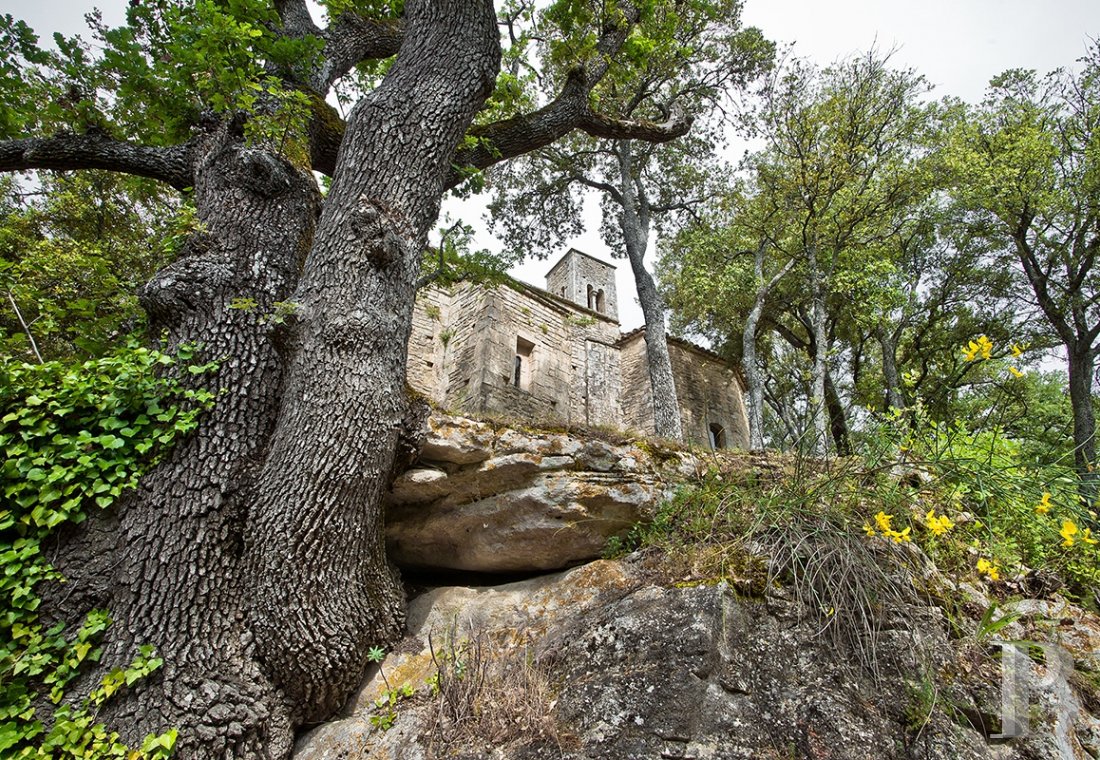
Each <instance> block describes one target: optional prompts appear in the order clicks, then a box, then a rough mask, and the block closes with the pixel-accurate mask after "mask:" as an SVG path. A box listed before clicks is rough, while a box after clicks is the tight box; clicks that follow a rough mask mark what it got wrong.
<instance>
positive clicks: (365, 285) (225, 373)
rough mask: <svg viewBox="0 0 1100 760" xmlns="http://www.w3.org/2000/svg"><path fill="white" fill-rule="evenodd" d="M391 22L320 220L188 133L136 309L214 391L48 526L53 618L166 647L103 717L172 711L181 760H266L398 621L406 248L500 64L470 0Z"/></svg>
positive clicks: (490, 16) (441, 3)
mask: <svg viewBox="0 0 1100 760" xmlns="http://www.w3.org/2000/svg"><path fill="white" fill-rule="evenodd" d="M404 20H405V24H406V30H407V33H406V36H405V42H404V43H403V45H402V48H401V50H400V52H399V54H398V59H397V61H396V63H395V64H394V66H393V67H392V69H391V70H390V72H389V74H388V75H387V77H386V79H385V81H384V82H383V83H382V85H381V86H380V87H379V88H378V89H377V90H376V91H375V92H374V93H372V95H371V96H369V97H368V98H366V99H365V100H364V101H362V102H361V103H360V104H359V105H358V106H357V108H356V109H355V111H354V112H353V114H352V116H351V118H350V120H349V124H348V128H347V131H346V133H345V136H344V142H343V144H342V147H341V152H340V158H339V162H338V165H337V169H336V175H335V178H334V183H333V187H332V189H331V192H330V193H329V195H328V197H327V198H326V200H325V203H324V209H323V212H321V215H320V219H319V220H318V212H319V210H320V206H321V203H320V198H319V194H318V192H317V188H316V183H315V181H314V180H313V178H312V177H311V176H310V175H309V173H308V172H304V171H301V170H298V169H296V168H295V167H293V166H291V165H290V164H288V163H286V162H285V161H282V160H281V159H279V158H277V157H274V156H272V155H270V154H268V153H265V152H262V151H255V150H248V149H245V148H243V147H242V146H241V145H240V144H239V143H238V142H236V141H235V140H234V138H233V137H232V136H231V135H230V134H229V133H228V132H227V131H225V130H223V131H221V132H219V133H218V134H217V135H216V136H212V137H210V138H209V139H208V140H207V141H206V142H205V143H202V144H201V145H200V146H198V147H196V148H195V151H196V152H195V155H196V156H197V164H196V166H195V170H194V177H195V185H194V186H195V203H196V206H197V208H198V211H199V216H200V218H201V220H202V222H203V226H204V231H203V232H201V233H199V234H197V235H196V236H195V237H194V238H193V239H192V240H191V241H190V242H189V244H188V248H187V251H186V252H185V254H184V255H183V256H182V257H181V258H180V259H179V260H178V261H177V262H175V263H174V264H172V265H171V266H170V267H168V268H167V269H165V270H164V271H162V272H161V273H159V274H158V275H157V276H156V277H155V278H154V280H153V281H152V282H151V283H150V284H149V285H148V286H147V287H146V288H145V289H144V292H143V294H142V302H143V304H144V305H145V307H146V309H147V310H148V312H149V314H150V317H151V322H152V324H153V326H154V329H156V330H157V331H158V332H159V331H160V330H161V329H164V330H166V331H167V333H168V336H169V339H170V341H171V342H172V343H174V344H179V343H182V342H195V343H198V344H199V345H200V346H201V348H202V350H203V352H204V354H205V356H207V357H209V358H216V359H218V360H220V362H221V364H220V369H219V370H218V372H217V374H216V375H215V376H214V377H213V378H209V379H208V382H209V384H210V386H211V387H212V388H215V389H219V390H220V395H219V396H218V398H217V401H216V405H215V407H214V409H213V410H212V411H211V412H210V413H208V414H207V415H205V416H204V418H203V420H202V422H201V425H200V427H199V429H198V431H197V432H196V433H195V434H193V435H192V436H191V437H190V438H189V439H188V440H187V441H185V442H184V443H183V444H182V445H180V446H179V447H177V448H176V449H175V450H174V451H173V452H172V455H171V457H170V459H169V460H168V461H166V462H164V463H163V464H162V465H160V466H159V467H157V468H156V469H155V470H154V471H153V472H152V473H150V474H149V475H148V476H147V477H146V478H144V479H143V481H142V484H141V488H140V490H139V492H138V493H137V494H135V495H134V496H133V497H132V498H130V499H129V500H128V501H127V502H126V503H125V504H122V505H121V506H120V508H119V510H118V511H117V513H115V514H111V515H105V516H103V517H102V518H101V519H98V520H96V521H95V522H96V525H95V526H93V528H92V529H90V530H82V531H80V532H79V533H74V534H73V535H72V536H70V537H69V538H68V539H67V540H66V544H65V546H64V547H62V555H61V556H62V561H61V562H60V563H59V564H60V567H61V569H62V571H63V572H65V573H66V574H67V575H68V576H69V577H70V579H71V580H72V582H71V583H69V584H67V585H66V587H65V588H64V589H60V590H58V593H56V594H54V595H53V597H52V599H51V601H52V602H53V603H54V604H55V606H56V608H57V609H58V611H59V614H64V615H66V616H67V617H69V618H71V617H73V616H74V614H77V613H79V612H81V611H83V610H86V609H87V608H89V607H90V606H92V605H96V606H106V607H107V608H109V609H110V610H111V612H112V614H113V617H114V619H115V621H116V622H115V624H114V626H113V627H112V629H111V632H110V638H109V641H108V644H107V650H106V654H105V662H104V665H105V666H106V667H110V666H113V665H116V664H125V663H126V662H128V661H129V659H130V658H131V657H132V656H133V654H134V651H135V647H136V646H137V645H140V644H153V645H154V646H156V648H157V650H158V653H159V654H160V655H161V656H162V657H163V658H164V661H165V665H164V667H163V669H162V671H160V672H158V673H157V674H155V675H154V676H152V677H151V678H148V679H146V680H144V681H142V682H139V683H138V684H137V686H136V687H135V689H134V690H133V691H131V692H129V693H127V694H125V695H124V696H123V698H122V699H118V700H114V701H113V702H112V703H109V704H111V705H112V707H111V708H110V709H109V712H107V713H105V714H103V715H102V716H101V717H103V718H106V720H107V722H108V724H109V725H111V727H112V728H115V729H117V730H119V731H120V732H121V733H122V734H123V737H124V738H125V739H127V740H128V741H130V742H132V743H134V742H136V743H140V739H141V737H142V736H143V735H144V734H146V733H148V732H151V731H160V730H164V729H166V728H169V727H176V728H178V729H179V730H180V738H179V750H178V756H179V757H183V758H223V757H232V758H282V757H286V755H287V754H288V753H289V751H290V748H291V744H292V741H293V732H294V730H295V729H296V727H298V726H300V725H302V724H303V723H306V722H309V721H315V720H319V719H322V718H324V717H326V716H327V715H328V714H330V713H331V712H332V711H333V710H334V709H335V708H336V707H337V706H338V705H339V704H340V703H341V702H342V700H343V699H344V698H345V697H346V695H347V693H348V691H349V689H350V688H351V687H352V686H353V685H354V684H355V683H357V682H358V680H359V679H360V678H361V675H362V671H363V668H364V666H365V663H366V653H367V649H368V648H369V647H370V646H372V645H384V644H385V643H387V642H389V641H393V640H395V639H396V638H397V637H398V635H399V634H400V628H401V625H402V623H403V615H404V599H403V596H402V594H401V590H400V585H399V583H398V579H397V576H396V573H395V571H394V570H393V569H392V568H391V567H390V565H389V564H388V562H387V560H386V557H385V552H384V546H383V541H382V515H381V508H380V503H381V496H382V492H383V490H384V489H385V487H386V485H387V483H388V480H389V478H390V475H391V469H392V466H393V460H394V452H395V449H396V444H397V438H398V435H399V431H400V429H401V426H402V419H403V417H404V415H405V412H406V408H405V400H404V398H405V397H404V380H405V376H404V372H405V352H406V343H407V339H408V334H409V329H410V324H411V315H412V304H413V299H414V295H415V283H416V279H417V275H418V273H419V272H418V270H419V260H420V251H421V250H422V249H423V246H424V243H425V241H426V238H427V233H428V230H429V228H430V227H431V225H432V223H433V222H434V220H435V218H436V215H437V213H438V208H439V202H440V198H441V195H442V192H443V189H444V183H445V180H446V178H447V177H448V175H449V172H450V159H451V156H453V155H454V152H455V149H456V146H457V144H458V142H459V141H460V140H461V138H462V135H463V134H464V132H465V130H466V129H467V127H468V126H469V124H470V122H471V121H472V119H473V116H474V114H475V113H476V112H477V110H478V109H479V108H480V106H481V105H482V103H483V102H484V99H485V98H486V97H487V96H488V94H489V92H490V91H491V88H492V84H493V79H494V75H495V72H496V71H497V69H498V67H499V57H500V48H499V40H498V36H497V29H496V24H495V15H494V11H493V8H492V4H491V3H490V2H489V1H488V0H450V1H447V0H434V1H432V2H428V1H427V0H425V1H423V2H409V3H407V4H406V8H405V15H404ZM245 299H251V301H255V302H256V306H254V307H251V308H237V307H240V306H241V305H242V304H244V303H245ZM277 302H281V303H282V304H283V306H282V307H277V306H276V303H277ZM276 312H278V313H279V315H280V316H282V317H283V318H284V319H282V320H279V319H274V318H273V317H274V316H275V315H276ZM280 322H281V323H280ZM94 677H96V674H92V675H91V676H90V677H89V678H94Z"/></svg>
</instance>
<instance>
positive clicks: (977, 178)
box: [950, 43, 1100, 492]
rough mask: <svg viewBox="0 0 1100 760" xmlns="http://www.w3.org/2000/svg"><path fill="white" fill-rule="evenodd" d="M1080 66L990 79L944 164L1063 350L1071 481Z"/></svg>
mask: <svg viewBox="0 0 1100 760" xmlns="http://www.w3.org/2000/svg"><path fill="white" fill-rule="evenodd" d="M1081 62H1082V64H1083V69H1082V71H1081V72H1080V74H1076V75H1074V74H1070V73H1068V72H1066V71H1058V72H1055V73H1053V74H1051V75H1049V76H1047V77H1043V78H1039V77H1038V76H1037V75H1036V74H1035V72H1033V71H1021V70H1012V71H1007V72H1005V73H1004V74H1001V75H1000V76H998V77H996V78H995V79H994V80H993V81H992V83H991V85H990V88H989V91H988V95H987V97H986V99H985V101H984V102H983V103H982V104H981V105H980V106H978V107H976V108H972V109H969V110H968V112H967V113H966V115H965V117H964V118H962V119H961V120H960V123H959V124H958V127H957V130H956V132H955V135H954V138H953V141H952V144H951V153H950V158H951V163H952V168H953V169H954V171H955V184H954V188H953V193H954V196H955V197H956V198H957V199H958V201H959V202H960V205H961V207H962V208H963V209H965V211H966V213H967V217H966V219H967V223H968V225H969V226H970V227H971V229H973V230H974V231H975V232H976V233H979V234H981V235H983V236H984V237H985V239H986V241H987V242H988V243H989V244H990V245H991V246H993V247H995V248H996V249H997V250H999V251H1000V252H1001V253H1003V255H1004V257H1007V258H1008V260H1013V259H1014V260H1015V263H1016V264H1018V265H1019V267H1020V269H1021V270H1022V273H1023V276H1024V279H1025V281H1026V288H1027V300H1028V301H1030V302H1031V303H1032V304H1033V305H1034V306H1035V307H1036V308H1037V310H1038V311H1039V313H1041V314H1042V317H1043V319H1044V320H1045V322H1046V324H1047V326H1048V327H1049V330H1050V332H1051V333H1052V334H1053V335H1054V336H1056V338H1057V341H1058V343H1060V344H1061V345H1062V346H1063V347H1064V349H1065V354H1066V362H1067V365H1068V369H1069V396H1070V403H1071V406H1072V409H1073V440H1074V447H1075V461H1076V466H1077V471H1078V473H1079V474H1080V476H1081V477H1082V478H1084V479H1086V480H1093V479H1094V478H1095V473H1094V469H1095V464H1096V441H1095V438H1096V421H1095V416H1094V411H1093V401H1092V397H1093V392H1092V386H1093V383H1094V382H1095V380H1094V377H1093V373H1094V371H1095V360H1096V350H1097V339H1098V338H1100V287H1098V285H1100V269H1098V267H1097V257H1098V256H1100V45H1097V44H1096V43H1094V44H1093V45H1092V47H1090V48H1089V50H1088V54H1087V56H1086V57H1085V58H1084V59H1082V61H1081ZM1002 260H1004V259H1002ZM1092 490H1094V489H1090V492H1091V491H1092Z"/></svg>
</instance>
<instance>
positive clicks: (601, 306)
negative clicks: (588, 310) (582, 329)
mask: <svg viewBox="0 0 1100 760" xmlns="http://www.w3.org/2000/svg"><path fill="white" fill-rule="evenodd" d="M596 311H598V312H599V313H600V314H603V312H604V304H603V288H600V289H599V290H597V291H596Z"/></svg>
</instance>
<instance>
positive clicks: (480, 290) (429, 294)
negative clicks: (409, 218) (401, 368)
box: [409, 283, 622, 426]
mask: <svg viewBox="0 0 1100 760" xmlns="http://www.w3.org/2000/svg"><path fill="white" fill-rule="evenodd" d="M618 334H619V330H618V324H617V323H616V322H614V321H613V320H611V319H610V318H608V317H601V316H599V315H596V314H594V313H591V312H588V311H587V310H584V309H578V308H575V307H573V306H572V305H570V304H568V303H565V302H563V301H562V300H561V299H560V298H555V297H553V296H551V295H550V294H549V293H546V292H545V291H540V290H538V289H537V288H532V287H530V286H526V285H522V284H519V283H514V284H506V285H500V286H498V287H496V288H486V287H480V286H476V285H470V284H460V285H457V286H455V287H453V288H450V289H448V290H444V289H438V288H431V289H428V290H426V291H425V292H424V293H422V294H421V295H420V297H419V298H418V299H417V304H416V309H415V311H414V314H413V332H412V337H411V338H410V340H409V383H410V385H412V387H413V388H415V389H416V390H418V391H420V392H421V393H423V394H424V395H426V396H428V397H429V398H431V399H432V400H433V401H435V402H436V403H438V404H441V405H443V406H446V407H447V408H450V409H456V410H464V411H467V412H474V413H479V412H496V413H500V414H506V415H513V416H516V417H520V418H523V419H538V420H560V421H562V422H566V423H571V424H602V425H614V426H618V425H619V424H620V420H621V410H620V407H619V397H620V395H621V388H622V386H621V383H620V380H619V365H618V352H617V350H616V349H615V348H614V343H615V341H616V339H617V338H618ZM517 354H520V358H521V382H520V383H519V385H518V386H517V384H516V382H515V381H516V357H517Z"/></svg>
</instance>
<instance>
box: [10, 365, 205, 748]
mask: <svg viewBox="0 0 1100 760" xmlns="http://www.w3.org/2000/svg"><path fill="white" fill-rule="evenodd" d="M192 356H193V352H192V350H190V349H181V350H180V351H179V353H178V354H177V357H176V358H173V357H171V356H169V355H167V354H164V353H162V352H160V351H156V350H151V349H147V348H142V347H138V346H136V345H130V346H128V347H126V348H124V349H122V350H119V351H117V352H115V353H114V354H111V355H108V356H105V357H103V358H100V359H97V360H93V361H88V362H85V363H84V364H82V365H77V366H68V365H64V364H61V363H58V362H47V363H45V364H41V365H30V364H17V363H14V362H7V363H5V364H4V365H3V367H2V369H0V412H2V414H3V416H2V417H0V450H2V451H3V452H4V464H3V468H2V470H0V487H2V488H3V502H2V506H0V565H2V567H3V575H2V577H0V598H2V599H3V603H2V604H0V608H2V609H3V610H5V612H4V613H3V615H2V616H0V751H2V752H3V753H4V756H5V757H13V758H31V757H57V756H65V757H68V756H73V757H77V756H79V757H95V758H98V757H150V758H157V757H166V756H167V755H168V754H169V753H170V751H171V749H172V747H173V745H174V742H175V732H174V731H169V732H167V733H165V734H162V735H160V736H151V737H149V738H147V739H146V741H145V743H144V744H143V746H142V748H141V750H140V752H139V753H137V754H133V753H131V752H130V751H129V750H127V749H126V748H125V747H124V746H123V745H121V744H120V743H119V741H118V737H117V735H116V734H113V733H111V732H109V731H108V730H107V729H106V728H105V727H104V726H103V725H101V724H99V723H97V722H96V720H95V715H96V708H97V707H98V706H99V705H101V704H102V703H103V702H104V701H106V700H107V699H109V698H110V697H111V696H112V695H113V694H115V693H116V692H118V691H119V690H120V689H122V688H124V687H126V686H130V685H132V684H133V683H134V682H135V681H136V680H138V679H139V678H142V677H144V676H146V675H148V674H149V673H151V672H153V671H154V670H156V669H157V668H158V667H160V665H161V660H160V658H158V657H156V655H155V653H154V652H153V651H152V648H151V647H142V648H141V649H140V651H139V652H138V654H137V655H136V656H135V659H134V660H133V662H132V663H131V664H130V665H129V666H128V667H127V668H116V669H114V670H112V671H110V672H109V673H107V674H106V675H105V676H104V678H103V679H102V681H101V682H100V684H99V685H98V686H96V687H95V688H94V689H93V690H92V691H91V692H90V693H89V694H87V695H85V696H84V697H83V699H80V700H75V699H74V698H73V696H72V695H67V694H66V687H67V685H68V684H69V683H70V682H71V681H72V679H73V678H74V677H75V676H76V675H77V673H78V672H79V671H80V669H81V666H82V665H84V664H85V663H94V662H97V661H98V659H99V657H100V654H101V650H100V648H99V647H98V641H99V639H100V637H101V635H102V633H103V632H104V631H105V630H106V628H107V626H108V625H109V624H110V620H109V617H108V614H107V613H106V612H105V611H93V612H91V613H89V614H88V615H87V617H86V618H85V619H84V621H83V623H82V624H81V625H80V627H79V628H78V629H77V631H76V633H75V634H74V635H72V636H67V635H66V633H65V629H66V626H65V625H64V624H63V623H59V624H57V625H54V626H52V627H50V628H49V629H45V628H44V627H43V625H42V624H41V622H40V621H39V618H38V607H39V605H40V603H41V598H40V597H39V596H38V594H37V593H36V591H35V586H36V584H38V583H39V582H40V581H62V580H63V579H62V578H61V577H60V575H59V574H58V573H57V571H56V570H54V569H53V568H52V567H51V566H50V564H49V561H48V559H47V557H46V556H45V553H44V551H43V544H44V542H45V541H46V540H47V538H48V537H49V536H50V535H51V534H52V533H53V532H54V531H55V530H56V529H57V528H59V527H60V526H62V525H64V524H66V523H70V524H71V523H79V522H82V521H83V520H84V519H85V517H86V514H87V510H88V509H89V508H92V507H93V506H94V507H96V508H100V509H104V508H107V507H110V506H111V505H112V504H113V503H115V501H116V500H117V499H118V498H119V497H120V496H121V495H122V494H123V493H124V492H125V491H126V490H127V489H130V488H133V487H134V486H136V485H137V482H138V479H139V478H140V477H141V475H142V474H143V473H144V472H146V471H147V470H148V469H149V468H150V467H152V466H153V465H154V464H155V463H156V462H157V461H158V460H159V458H160V457H162V456H163V455H164V453H165V452H166V451H167V450H168V449H169V448H170V447H171V446H172V445H173V444H174V443H175V442H176V441H177V440H178V439H179V438H181V437H182V436H185V435H186V434H187V433H189V432H190V431H191V430H193V429H194V428H195V426H196V425H197V424H198V416H199V415H200V414H201V413H202V411H203V410H204V409H206V408H207V407H208V406H209V405H210V404H211V403H212V394H210V393H209V392H206V391H200V390H194V389H191V388H189V387H187V385H188V384H186V383H184V382H183V381H182V380H180V379H179V378H178V377H176V376H175V375H174V374H173V372H174V371H175V370H180V369H182V370H185V372H184V375H185V376H194V375H201V374H203V373H206V372H208V371H210V370H211V369H212V367H213V365H210V364H207V365H199V364H195V363H191V361H190V360H191V358H192ZM39 694H44V695H45V696H46V698H47V699H48V702H49V703H50V704H51V705H57V707H55V708H53V710H52V715H39V714H38V710H39V709H40V708H38V707H37V701H36V699H37V697H36V695H39Z"/></svg>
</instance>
